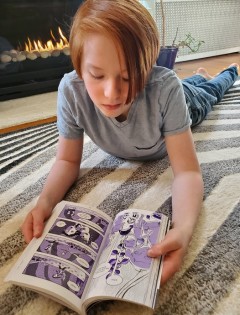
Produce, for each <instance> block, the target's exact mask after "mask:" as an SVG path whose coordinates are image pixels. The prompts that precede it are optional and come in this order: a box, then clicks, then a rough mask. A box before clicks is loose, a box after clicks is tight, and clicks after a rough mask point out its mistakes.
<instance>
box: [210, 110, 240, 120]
mask: <svg viewBox="0 0 240 315" xmlns="http://www.w3.org/2000/svg"><path fill="white" fill-rule="evenodd" d="M239 118H240V114H236V113H234V114H214V111H213V112H211V115H208V116H207V117H206V120H217V119H218V120H221V119H239Z"/></svg>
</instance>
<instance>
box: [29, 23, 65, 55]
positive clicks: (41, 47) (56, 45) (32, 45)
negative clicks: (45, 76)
mask: <svg viewBox="0 0 240 315" xmlns="http://www.w3.org/2000/svg"><path fill="white" fill-rule="evenodd" d="M58 33H59V35H60V39H59V41H57V40H56V38H55V36H54V35H53V32H52V30H50V34H51V37H52V39H50V40H48V41H47V42H46V43H42V42H41V41H40V40H37V41H36V40H33V41H31V40H30V38H29V37H28V41H27V42H25V51H28V52H33V51H39V52H43V51H52V50H55V49H58V50H61V49H63V48H65V47H69V42H68V40H67V38H66V37H65V36H64V35H63V32H62V30H61V28H60V27H58Z"/></svg>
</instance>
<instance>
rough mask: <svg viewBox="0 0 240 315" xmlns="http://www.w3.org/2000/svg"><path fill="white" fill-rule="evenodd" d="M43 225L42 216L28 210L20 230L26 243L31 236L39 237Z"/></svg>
mask: <svg viewBox="0 0 240 315" xmlns="http://www.w3.org/2000/svg"><path fill="white" fill-rule="evenodd" d="M43 227H44V218H43V217H42V215H39V214H38V213H37V212H33V211H32V212H30V213H29V214H28V215H27V217H26V219H25V221H24V223H23V225H22V232H23V235H24V239H25V242H26V243H29V242H30V241H31V240H32V238H33V237H39V236H41V234H42V231H43Z"/></svg>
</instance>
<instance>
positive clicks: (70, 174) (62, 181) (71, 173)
mask: <svg viewBox="0 0 240 315" xmlns="http://www.w3.org/2000/svg"><path fill="white" fill-rule="evenodd" d="M79 170H80V165H79V164H78V163H73V162H68V161H64V160H57V161H56V162H55V163H54V165H53V167H52V169H51V171H50V173H49V175H48V177H47V180H46V183H45V185H44V188H43V190H42V193H41V194H40V196H39V199H38V203H41V202H47V203H48V204H49V206H50V207H51V208H52V209H53V208H54V207H55V206H56V204H57V203H58V202H60V201H61V200H62V199H63V198H64V196H65V194H66V192H67V191H68V189H69V188H70V187H71V186H72V184H73V183H74V182H75V181H76V180H77V178H78V175H79Z"/></svg>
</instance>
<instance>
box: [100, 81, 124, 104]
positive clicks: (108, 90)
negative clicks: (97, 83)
mask: <svg viewBox="0 0 240 315" xmlns="http://www.w3.org/2000/svg"><path fill="white" fill-rule="evenodd" d="M104 95H105V97H106V98H107V99H108V100H109V101H112V102H114V101H115V100H116V99H117V98H118V97H119V96H120V95H121V84H120V82H118V80H108V81H107V82H106V85H105V87H104Z"/></svg>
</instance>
